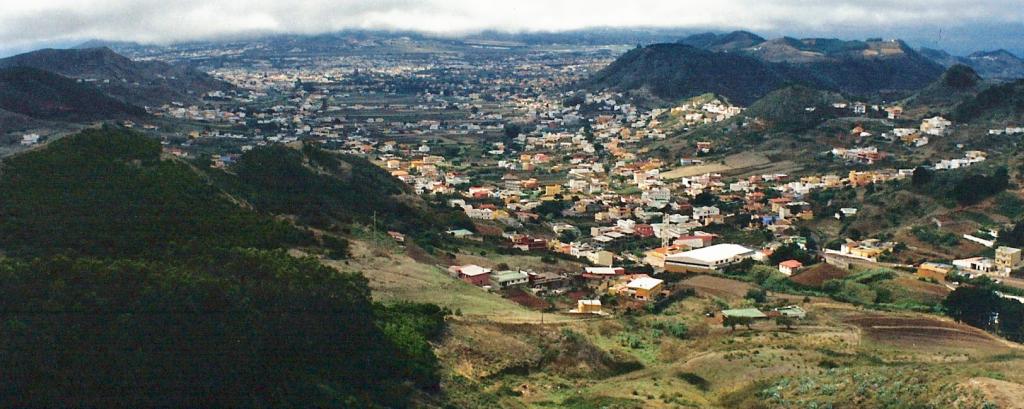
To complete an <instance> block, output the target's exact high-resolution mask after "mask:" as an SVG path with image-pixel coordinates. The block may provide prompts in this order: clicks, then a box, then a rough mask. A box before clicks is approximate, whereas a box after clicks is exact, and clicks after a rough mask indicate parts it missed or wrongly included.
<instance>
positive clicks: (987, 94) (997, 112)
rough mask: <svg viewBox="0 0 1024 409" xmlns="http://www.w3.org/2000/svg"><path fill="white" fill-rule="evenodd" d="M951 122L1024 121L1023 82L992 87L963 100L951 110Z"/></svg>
mask: <svg viewBox="0 0 1024 409" xmlns="http://www.w3.org/2000/svg"><path fill="white" fill-rule="evenodd" d="M953 120H955V121H957V122H975V121H980V120H988V121H996V122H1005V121H1011V122H1019V121H1024V80H1017V81H1014V82H1009V83H1005V84H999V85H994V86H992V87H989V88H986V89H985V90H983V91H981V92H979V93H978V95H976V96H974V97H970V98H967V99H965V100H964V101H963V102H961V103H960V104H958V105H957V106H956V109H954V110H953Z"/></svg>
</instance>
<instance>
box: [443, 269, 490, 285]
mask: <svg viewBox="0 0 1024 409" xmlns="http://www.w3.org/2000/svg"><path fill="white" fill-rule="evenodd" d="M448 271H449V272H450V273H452V274H453V275H454V276H455V277H457V278H458V279H459V280H462V281H465V282H466V283H469V284H472V285H475V286H477V287H482V286H485V285H487V284H489V283H490V279H491V269H489V268H484V267H480V266H478V265H475V264H469V265H465V266H451V267H449V268H448Z"/></svg>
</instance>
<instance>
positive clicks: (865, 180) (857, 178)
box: [849, 170, 874, 186]
mask: <svg viewBox="0 0 1024 409" xmlns="http://www.w3.org/2000/svg"><path fill="white" fill-rule="evenodd" d="M849 179H850V186H867V185H870V184H871V182H872V181H873V180H874V174H872V173H871V172H858V171H855V170H851V171H850V176H849Z"/></svg>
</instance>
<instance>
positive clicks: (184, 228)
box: [0, 128, 446, 408]
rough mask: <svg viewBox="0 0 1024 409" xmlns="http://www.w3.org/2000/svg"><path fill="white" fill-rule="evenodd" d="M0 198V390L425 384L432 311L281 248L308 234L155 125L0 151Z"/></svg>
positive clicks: (418, 392) (152, 396)
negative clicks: (183, 157)
mask: <svg viewBox="0 0 1024 409" xmlns="http://www.w3.org/2000/svg"><path fill="white" fill-rule="evenodd" d="M0 198H2V200H0V254H4V255H6V256H0V352H2V353H0V367H2V368H4V369H3V371H0V406H3V407H125V408H136V407H339V408H353V407H369V408H373V407H407V406H409V405H410V404H412V402H413V401H414V400H416V399H433V398H432V397H431V394H433V393H435V392H434V391H436V389H437V386H438V382H439V380H438V372H437V368H438V364H437V358H436V357H435V356H434V354H433V352H432V350H431V348H430V344H429V343H428V341H429V340H432V339H436V338H437V337H439V336H440V335H441V333H442V331H443V329H444V316H445V314H446V311H444V310H442V309H440V308H439V307H437V306H433V305H426V304H397V305H388V306H385V305H380V304H374V303H373V302H372V299H371V295H370V290H369V289H368V287H367V282H366V279H365V278H364V277H363V276H362V275H361V274H358V273H343V272H339V271H336V270H334V269H332V268H329V267H325V266H324V265H323V264H321V263H320V262H319V261H318V260H315V259H312V258H301V259H300V258H293V257H291V256H289V255H287V253H286V252H285V249H288V248H292V247H296V246H301V247H304V248H306V249H307V250H309V251H313V252H316V250H317V249H316V247H317V243H316V241H314V240H313V239H312V236H311V235H309V234H308V233H306V232H305V229H304V228H303V227H301V226H295V225H293V224H291V223H286V222H283V221H279V220H278V218H276V217H274V216H272V215H270V214H268V213H265V212H260V211H258V210H254V209H251V208H248V207H246V206H242V204H243V201H241V200H239V199H238V198H235V197H231V196H230V195H229V194H227V193H226V192H225V191H224V190H223V189H221V188H219V187H217V186H216V184H215V183H213V182H211V181H210V179H209V178H208V177H206V176H205V175H203V173H201V172H199V171H198V170H197V169H195V168H194V167H193V166H192V165H190V164H188V163H184V162H181V161H179V160H173V159H162V158H161V155H160V145H159V144H158V143H157V142H156V141H154V140H150V139H147V138H146V137H144V136H142V135H139V134H136V133H133V132H128V131H125V130H121V129H113V128H102V129H93V130H88V131H85V132H82V133H81V134H78V135H74V136H70V137H67V138H64V139H61V140H58V141H55V142H52V143H50V144H49V145H48V146H47V147H45V148H43V149H40V150H36V151H31V152H27V153H23V154H20V155H17V156H14V157H10V158H7V159H5V160H4V161H3V162H0ZM423 397H425V398H423Z"/></svg>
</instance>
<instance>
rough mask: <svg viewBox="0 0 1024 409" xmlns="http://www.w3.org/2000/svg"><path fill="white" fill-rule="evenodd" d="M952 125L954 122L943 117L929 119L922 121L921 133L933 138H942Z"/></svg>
mask: <svg viewBox="0 0 1024 409" xmlns="http://www.w3.org/2000/svg"><path fill="white" fill-rule="evenodd" d="M950 125H953V122H950V121H949V120H948V119H946V118H943V117H941V116H935V117H931V118H927V119H925V120H923V121H921V133H925V134H928V135H933V136H942V135H943V134H945V133H946V129H947V128H949V126H950Z"/></svg>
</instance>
